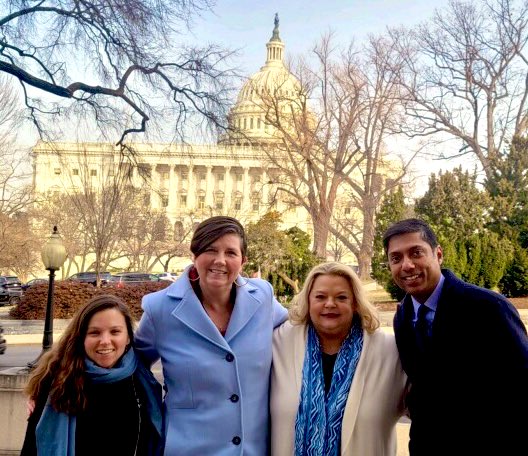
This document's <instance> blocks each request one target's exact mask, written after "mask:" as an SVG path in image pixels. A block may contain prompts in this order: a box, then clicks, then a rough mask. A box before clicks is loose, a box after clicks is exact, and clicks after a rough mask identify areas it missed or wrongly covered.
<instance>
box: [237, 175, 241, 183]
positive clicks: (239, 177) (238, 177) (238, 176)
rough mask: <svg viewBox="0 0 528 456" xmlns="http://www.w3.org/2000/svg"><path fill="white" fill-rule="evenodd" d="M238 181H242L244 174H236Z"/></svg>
mask: <svg viewBox="0 0 528 456" xmlns="http://www.w3.org/2000/svg"><path fill="white" fill-rule="evenodd" d="M236 181H237V182H242V174H237V175H236Z"/></svg>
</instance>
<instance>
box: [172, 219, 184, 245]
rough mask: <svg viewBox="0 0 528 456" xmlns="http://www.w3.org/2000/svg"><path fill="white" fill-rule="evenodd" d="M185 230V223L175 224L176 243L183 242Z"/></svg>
mask: <svg viewBox="0 0 528 456" xmlns="http://www.w3.org/2000/svg"><path fill="white" fill-rule="evenodd" d="M184 234H185V233H184V230H183V223H182V222H176V223H175V224H174V240H175V241H179V242H181V241H183V235H184Z"/></svg>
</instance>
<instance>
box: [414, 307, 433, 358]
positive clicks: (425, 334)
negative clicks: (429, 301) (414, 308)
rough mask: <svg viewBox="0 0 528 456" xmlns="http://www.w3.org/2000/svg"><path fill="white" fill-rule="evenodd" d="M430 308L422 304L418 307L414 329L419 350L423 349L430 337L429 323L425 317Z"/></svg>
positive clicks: (425, 347)
mask: <svg viewBox="0 0 528 456" xmlns="http://www.w3.org/2000/svg"><path fill="white" fill-rule="evenodd" d="M429 312H431V309H429V307H427V306H426V305H424V304H420V307H418V314H417V319H416V324H415V326H414V330H415V333H416V344H417V345H418V348H419V349H420V350H421V351H425V350H426V349H427V346H428V344H429V340H430V338H431V323H430V322H429V320H428V319H427V314H428V313H429Z"/></svg>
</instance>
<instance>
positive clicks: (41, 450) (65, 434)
mask: <svg viewBox="0 0 528 456" xmlns="http://www.w3.org/2000/svg"><path fill="white" fill-rule="evenodd" d="M85 365H86V376H87V377H88V378H89V379H90V380H91V381H92V382H94V383H113V382H118V381H119V380H123V379H124V378H127V377H130V376H131V375H132V374H133V373H134V371H135V370H136V367H137V366H138V360H137V358H136V355H135V353H134V350H129V351H128V352H127V353H125V354H124V355H123V357H122V358H121V359H120V360H119V362H118V363H117V364H116V365H115V366H114V367H113V368H111V369H105V368H104V367H99V366H97V365H96V364H94V363H93V362H92V361H91V360H89V359H86V361H85ZM75 425H76V420H75V416H74V415H68V414H66V413H63V412H57V411H56V410H55V409H54V408H53V407H52V405H51V404H50V402H49V397H48V402H47V403H46V406H45V407H44V411H43V412H42V416H41V418H40V420H39V422H38V424H37V429H36V438H37V450H38V455H39V456H74V455H75Z"/></svg>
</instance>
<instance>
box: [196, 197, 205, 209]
mask: <svg viewBox="0 0 528 456" xmlns="http://www.w3.org/2000/svg"><path fill="white" fill-rule="evenodd" d="M198 209H205V195H200V196H199V197H198Z"/></svg>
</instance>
